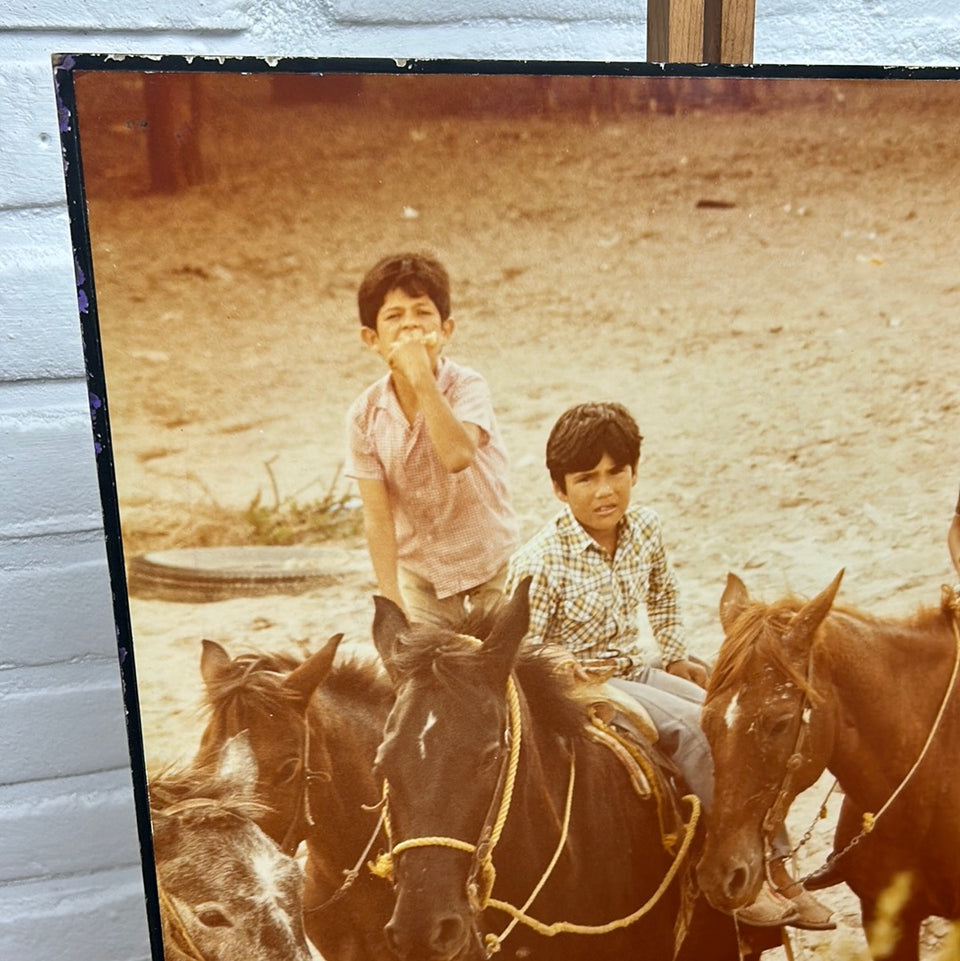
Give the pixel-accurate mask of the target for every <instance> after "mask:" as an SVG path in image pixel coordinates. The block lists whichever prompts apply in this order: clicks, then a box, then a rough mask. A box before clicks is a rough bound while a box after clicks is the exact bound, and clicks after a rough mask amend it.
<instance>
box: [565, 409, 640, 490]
mask: <svg viewBox="0 0 960 961" xmlns="http://www.w3.org/2000/svg"><path fill="white" fill-rule="evenodd" d="M642 443H643V437H641V436H640V428H639V427H637V422H636V421H635V420H634V419H633V417H632V416H631V414H630V411H628V410H627V408H626V407H624V406H623V404H616V403H612V402H611V403H608V402H599V403H590V404H578V405H577V406H576V407H571V408H570V409H569V410H567V411H564V412H563V413H562V414H561V415H560V418H559V419H558V420H557V422H556V423H555V424H554V425H553V430H551V431H550V436H549V437H548V438H547V470H549V471H550V477H551V478H552V479H553V482H554V484H556V485H557V487H558V488H559V489H560V490H562V491H564V492H566V489H567V488H566V482H565V479H566V475H567V474H577V473H580V472H581V471H589V470H593V468H594V467H596V466H597V464H599V463H600V461H601V460H602V459H603V455H604V454H609V456H610V457H611V459H612V460H613V462H614V463H615V464H617V466H619V467H625V466H627V465H629V466H630V467H632V468H633V469H634V470H636V469H637V466H638V465H639V463H640V445H641V444H642Z"/></svg>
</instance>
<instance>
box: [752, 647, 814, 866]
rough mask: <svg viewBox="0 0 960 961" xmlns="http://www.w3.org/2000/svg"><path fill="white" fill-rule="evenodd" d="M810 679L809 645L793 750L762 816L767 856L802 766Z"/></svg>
mask: <svg viewBox="0 0 960 961" xmlns="http://www.w3.org/2000/svg"><path fill="white" fill-rule="evenodd" d="M812 679H813V645H812V644H811V645H810V650H809V652H808V654H807V669H806V674H805V677H804V685H803V688H802V695H801V698H800V723H799V724H798V725H797V735H796V737H795V738H794V742H793V750H792V751H791V752H790V756H789V757H788V758H787V760H786V763H785V765H784V772H783V777H782V778H781V780H780V788H779V790H778V791H777V794H776V796H775V797H774V799H773V801H772V802H771V803H770V807H768V808H767V812H766V814H765V815H764V816H763V822H762V823H761V831H762V832H763V842H764V849H765V852H766V853H767V854H768V855H769V853H770V838H771V837H772V836H773V834H774V832H775V831H776V830H777V828H778V827H780V825H781V824H782V823H783V822H784V821H785V820H786V817H787V811H788V810H789V808H790V802H791V800H792V798H791V797H790V790H791V787H792V781H793V778H794V776H795V774H796V772H797V771H798V770H800V766H801V765H802V764H803V759H804V758H803V747H804V742H805V741H806V740H807V737H808V735H809V732H810V715H811V713H812V711H813V706H812V705H811V703H810V691H811V682H812ZM769 860H770V859H769V857H767V858H766V861H767V863H769Z"/></svg>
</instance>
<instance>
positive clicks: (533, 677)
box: [393, 617, 597, 737]
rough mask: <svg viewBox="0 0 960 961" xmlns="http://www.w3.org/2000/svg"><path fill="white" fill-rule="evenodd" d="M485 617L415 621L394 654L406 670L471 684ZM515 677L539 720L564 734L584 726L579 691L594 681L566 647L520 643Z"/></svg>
mask: <svg viewBox="0 0 960 961" xmlns="http://www.w3.org/2000/svg"><path fill="white" fill-rule="evenodd" d="M489 623H490V618H489V617H488V618H485V619H483V620H471V619H468V620H467V621H466V622H465V623H463V624H461V625H460V626H459V627H458V628H457V629H448V628H444V627H438V626H435V625H425V624H414V625H412V626H411V628H410V629H409V630H408V631H405V632H403V634H402V635H401V636H400V638H399V639H398V644H397V648H396V650H395V651H394V654H393V658H394V661H395V663H396V666H397V669H398V671H399V672H400V673H401V674H403V675H406V676H426V675H432V676H433V677H434V678H436V679H437V680H438V681H439V682H440V683H441V684H443V685H444V686H445V687H448V688H455V687H458V686H462V687H464V688H466V689H472V685H473V680H474V674H473V672H472V671H471V670H470V665H476V664H477V662H478V658H482V657H483V654H482V651H481V649H480V643H481V642H480V641H479V639H478V637H477V635H478V634H479V635H481V636H485V635H486V634H487V633H488V630H487V628H488V625H489ZM514 672H515V675H516V679H517V683H518V685H519V687H520V689H521V690H522V692H523V694H524V696H525V697H526V699H527V701H528V703H529V705H530V710H531V712H532V713H533V715H534V716H535V717H536V718H537V720H538V721H539V722H542V723H544V724H545V725H547V726H548V727H550V728H551V729H553V730H554V731H555V732H556V733H557V734H560V735H561V736H564V737H579V736H582V735H583V732H584V710H583V698H582V696H580V697H578V694H579V692H581V691H583V690H584V689H586V688H588V687H590V686H595V685H596V683H597V681H596V680H595V679H594V678H592V677H590V676H589V675H587V673H586V672H584V671H583V670H582V669H581V668H579V667H578V666H577V665H576V662H575V661H574V659H573V658H572V656H571V655H570V653H569V652H568V651H567V650H566V649H564V648H561V647H556V646H553V645H542V644H537V645H527V644H525V645H523V646H522V647H521V648H520V652H519V654H518V656H517V660H516V663H515V665H514Z"/></svg>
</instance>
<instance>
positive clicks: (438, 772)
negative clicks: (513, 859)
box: [373, 580, 529, 961]
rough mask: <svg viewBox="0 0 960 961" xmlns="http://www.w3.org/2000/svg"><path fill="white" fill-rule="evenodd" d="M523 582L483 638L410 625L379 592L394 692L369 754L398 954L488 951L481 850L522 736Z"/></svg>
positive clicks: (379, 624) (425, 956) (380, 643)
mask: <svg viewBox="0 0 960 961" xmlns="http://www.w3.org/2000/svg"><path fill="white" fill-rule="evenodd" d="M528 589H529V580H527V581H524V582H523V583H522V584H521V585H520V587H519V588H518V589H517V591H516V593H515V594H514V596H513V598H512V599H511V600H510V602H509V603H508V604H507V605H505V607H504V608H503V610H502V612H501V613H500V615H499V616H498V617H497V618H496V620H495V621H494V623H493V626H492V628H491V629H490V630H489V632H488V633H486V635H485V638H484V639H483V640H482V641H480V640H478V639H476V638H474V637H469V636H466V635H464V634H457V633H454V632H453V631H449V630H446V629H444V628H439V627H428V626H426V625H412V626H411V625H410V624H409V623H408V622H407V619H406V618H405V617H404V615H403V613H402V612H401V611H400V609H399V608H398V607H397V606H396V605H395V604H393V603H392V602H391V601H388V600H386V599H384V598H377V599H376V600H375V605H376V614H375V617H374V625H373V636H374V643H375V644H376V647H377V650H378V651H379V653H380V656H381V658H382V660H383V663H384V665H385V667H386V669H387V672H388V674H389V676H390V678H391V679H392V681H393V684H394V686H395V689H396V692H397V696H396V701H395V704H394V707H393V710H392V711H391V713H390V715H389V717H388V719H387V723H386V726H385V729H384V736H383V741H382V743H381V745H380V748H379V750H378V752H377V759H376V773H377V775H378V777H380V778H382V779H383V781H384V784H385V788H384V790H385V796H386V802H385V803H386V804H387V818H388V825H389V829H390V841H391V860H392V874H393V880H394V885H395V888H396V903H395V907H394V912H393V916H392V917H391V919H390V922H389V923H388V924H387V926H386V929H385V931H386V936H387V940H388V943H389V944H390V946H391V948H392V950H393V951H394V952H395V953H396V954H397V955H398V956H399V957H400V958H402V959H405V961H409V959H413V958H416V959H418V961H452V959H454V958H456V959H472V958H482V957H484V952H483V949H482V947H481V944H480V940H479V935H478V917H477V916H478V913H479V911H480V909H481V908H482V904H481V902H482V900H483V894H482V891H483V887H484V885H485V884H487V885H488V884H489V883H491V882H490V881H489V879H485V878H484V876H483V875H484V871H485V868H484V865H483V863H482V852H483V851H484V850H485V849H486V848H487V847H488V846H489V844H490V839H491V833H492V831H493V830H494V825H493V823H492V822H493V821H495V820H496V819H497V816H498V812H500V811H501V801H502V799H503V796H504V781H505V777H506V767H507V759H508V758H509V757H510V756H511V752H510V739H511V736H512V735H513V736H517V737H518V736H519V732H512V731H511V725H510V724H509V722H508V717H509V716H510V710H509V707H508V698H507V683H508V678H509V677H510V674H511V670H512V668H513V665H514V662H515V660H516V657H517V653H518V651H519V648H520V644H521V641H522V640H523V638H524V635H525V634H526V631H527V626H528V620H529V607H528V602H527V592H528ZM478 633H480V632H479V631H478ZM514 771H515V767H514Z"/></svg>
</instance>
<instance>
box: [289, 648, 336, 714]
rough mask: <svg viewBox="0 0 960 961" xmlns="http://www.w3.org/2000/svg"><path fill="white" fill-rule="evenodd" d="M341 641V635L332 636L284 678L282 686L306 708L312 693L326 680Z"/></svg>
mask: <svg viewBox="0 0 960 961" xmlns="http://www.w3.org/2000/svg"><path fill="white" fill-rule="evenodd" d="M342 640H343V635H342V634H334V635H333V637H331V638H330V640H329V641H327V643H326V644H324V646H323V647H322V648H320V650H319V651H317V652H316V653H315V654H311V655H310V656H309V657H308V658H307V659H306V660H305V661H304V662H303V663H302V664H301V665H300V666H299V667H297V668H295V669H294V670H292V671H291V672H290V673H289V674H288V675H287V676H286V678H284V681H283V686H284V688H286V689H287V690H288V691H293V692H294V693H295V694H296V695H297V697H298V698H299V699H300V701H301V702H302V703H303V705H304V706H306V703H307V701H309V700H310V697H311V695H312V694H313V692H314V691H315V690H316V689H317V688H318V687H319V686H320V685H321V684H322V683H323V682H324V681H325V680H326V679H327V675H328V674H329V673H330V668H331V667H333V658H334V656H335V655H336V653H337V647H338V646H339V645H340V642H341V641H342Z"/></svg>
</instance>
